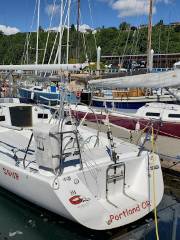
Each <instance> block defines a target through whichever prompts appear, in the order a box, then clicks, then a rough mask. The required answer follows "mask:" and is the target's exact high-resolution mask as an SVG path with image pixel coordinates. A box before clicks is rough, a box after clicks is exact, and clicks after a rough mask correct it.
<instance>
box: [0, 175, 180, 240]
mask: <svg viewBox="0 0 180 240" xmlns="http://www.w3.org/2000/svg"><path fill="white" fill-rule="evenodd" d="M165 184H166V187H165V192H166V194H165V195H164V198H163V201H162V202H161V204H160V206H159V207H158V216H159V224H158V226H159V233H160V234H159V235H160V239H163V240H170V239H173V238H174V239H173V240H178V239H180V235H179V236H178V234H179V233H178V231H177V229H178V228H179V229H180V203H179V202H180V201H179V199H180V187H179V179H178V177H170V176H169V175H166V176H165ZM1 239H4V240H7V239H13V240H17V239H18V240H21V239H23V240H24V239H27V240H28V239H33V240H36V239H37V240H41V239H42V240H46V239H48V240H49V239H52V240H56V239H58V240H59V239H61V240H62V239H63V240H71V239H72V240H76V239H77V240H81V239H87V240H91V239H92V240H96V239H102V240H106V239H111V240H112V239H114V240H120V239H128V240H129V239H131V240H136V239H146V240H153V239H156V238H155V231H154V223H153V215H152V214H150V215H149V217H148V218H146V219H143V220H141V221H138V222H136V223H133V224H131V225H129V226H127V227H126V228H119V229H114V230H111V231H91V230H88V229H86V228H84V227H82V226H80V225H79V224H76V223H73V222H71V221H68V220H66V219H64V218H61V217H60V216H57V215H55V214H53V213H50V212H48V211H46V210H44V209H42V208H39V207H37V206H35V205H33V204H31V203H29V202H27V201H25V200H23V199H21V198H19V197H17V196H15V195H14V194H11V193H9V192H8V191H6V190H4V189H2V188H0V240H1Z"/></svg>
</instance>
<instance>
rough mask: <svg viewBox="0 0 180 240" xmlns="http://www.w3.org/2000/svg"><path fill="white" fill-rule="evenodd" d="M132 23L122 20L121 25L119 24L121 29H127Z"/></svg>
mask: <svg viewBox="0 0 180 240" xmlns="http://www.w3.org/2000/svg"><path fill="white" fill-rule="evenodd" d="M130 26H131V25H130V24H129V23H127V22H122V23H121V24H120V25H119V29H120V30H127V29H129V28H130Z"/></svg>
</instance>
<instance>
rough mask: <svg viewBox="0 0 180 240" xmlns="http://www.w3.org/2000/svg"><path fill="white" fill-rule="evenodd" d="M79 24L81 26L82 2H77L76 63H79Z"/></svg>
mask: <svg viewBox="0 0 180 240" xmlns="http://www.w3.org/2000/svg"><path fill="white" fill-rule="evenodd" d="M79 24H80V0H78V2H77V49H76V61H77V62H79Z"/></svg>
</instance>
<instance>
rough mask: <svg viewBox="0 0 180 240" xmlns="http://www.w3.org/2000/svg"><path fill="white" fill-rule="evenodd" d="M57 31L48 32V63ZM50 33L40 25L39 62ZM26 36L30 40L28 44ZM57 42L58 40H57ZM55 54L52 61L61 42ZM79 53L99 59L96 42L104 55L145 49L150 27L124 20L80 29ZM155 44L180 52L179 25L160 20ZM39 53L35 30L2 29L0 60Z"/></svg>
mask: <svg viewBox="0 0 180 240" xmlns="http://www.w3.org/2000/svg"><path fill="white" fill-rule="evenodd" d="M56 34H57V33H56V32H51V33H50V34H49V41H48V46H47V52H46V55H45V61H44V62H45V63H48V60H49V57H50V54H51V49H52V47H53V43H54V39H55V37H56ZM47 35H48V33H47V32H45V31H44V30H43V29H42V28H40V37H39V63H42V60H43V56H44V49H45V46H46V39H47ZM27 38H29V44H28V47H27ZM66 39H67V32H66V30H65V32H64V36H63V47H62V59H63V61H65V58H66ZM77 39H78V38H77V31H76V29H75V27H74V26H73V25H72V26H71V30H70V42H69V44H70V47H69V59H70V62H71V63H74V62H76V61H77V56H78V54H77V52H78V49H77ZM57 42H58V40H57ZM57 42H56V44H55V50H54V52H53V54H52V60H51V63H52V62H53V61H54V58H55V53H56V49H57V46H58V43H57ZM79 42H80V43H79V56H80V59H79V61H80V62H83V61H85V59H86V57H87V58H88V60H89V61H95V60H96V46H101V49H102V53H101V54H102V55H123V54H138V53H146V48H147V27H146V26H145V27H142V28H139V29H137V28H135V27H131V28H130V27H129V26H128V25H127V24H126V25H125V24H124V25H123V24H121V25H120V27H119V28H115V27H112V28H104V27H102V28H99V29H97V30H96V33H94V32H88V33H85V34H83V33H80V36H79ZM152 48H153V49H154V51H155V53H176V52H180V26H165V25H163V24H161V23H159V24H157V25H155V26H154V27H153V32H152ZM35 53H36V33H35V32H32V33H17V34H15V35H10V36H6V35H4V34H3V33H2V32H0V64H21V63H34V62H35Z"/></svg>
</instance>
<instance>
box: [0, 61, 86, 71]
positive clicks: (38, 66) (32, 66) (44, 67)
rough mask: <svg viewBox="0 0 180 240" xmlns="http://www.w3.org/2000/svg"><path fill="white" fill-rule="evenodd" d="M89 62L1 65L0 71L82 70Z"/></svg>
mask: <svg viewBox="0 0 180 240" xmlns="http://www.w3.org/2000/svg"><path fill="white" fill-rule="evenodd" d="M86 66H88V64H86V63H84V64H26V65H0V71H2V70H8V71H15V70H22V71H58V70H62V71H73V72H75V71H80V70H81V69H83V68H85V67H86Z"/></svg>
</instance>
